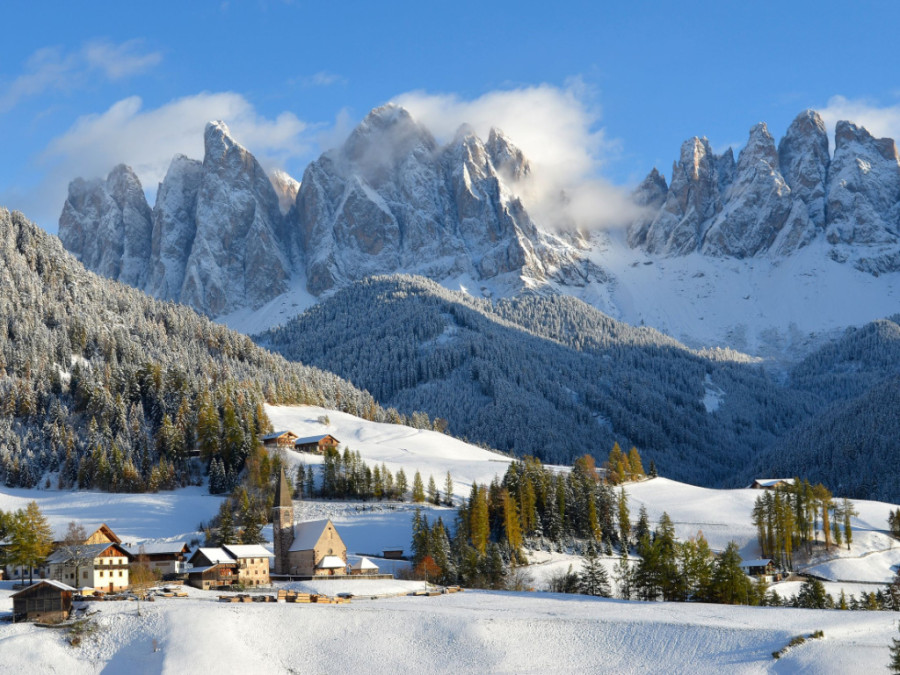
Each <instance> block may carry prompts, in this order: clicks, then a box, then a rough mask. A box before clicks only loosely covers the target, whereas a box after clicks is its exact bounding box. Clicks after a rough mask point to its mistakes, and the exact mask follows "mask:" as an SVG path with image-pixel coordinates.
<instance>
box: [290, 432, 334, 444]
mask: <svg viewBox="0 0 900 675" xmlns="http://www.w3.org/2000/svg"><path fill="white" fill-rule="evenodd" d="M329 437H331V438H334V436H332V435H331V434H319V435H318V436H305V437H304V438H298V439H297V440H296V441H294V445H306V444H308V443H318V442H319V441H321V440H322V439H323V438H329ZM334 440H337V439H336V438H334Z"/></svg>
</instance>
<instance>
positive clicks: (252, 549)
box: [222, 544, 275, 558]
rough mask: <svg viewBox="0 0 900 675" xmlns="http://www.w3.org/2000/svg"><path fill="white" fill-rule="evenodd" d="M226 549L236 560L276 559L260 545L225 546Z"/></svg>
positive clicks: (223, 546)
mask: <svg viewBox="0 0 900 675" xmlns="http://www.w3.org/2000/svg"><path fill="white" fill-rule="evenodd" d="M222 548H223V549H225V550H226V551H227V552H228V553H230V554H231V555H232V556H233V557H235V558H274V557H275V554H274V553H270V552H269V550H268V549H267V548H265V547H263V546H260V545H259V544H223V545H222Z"/></svg>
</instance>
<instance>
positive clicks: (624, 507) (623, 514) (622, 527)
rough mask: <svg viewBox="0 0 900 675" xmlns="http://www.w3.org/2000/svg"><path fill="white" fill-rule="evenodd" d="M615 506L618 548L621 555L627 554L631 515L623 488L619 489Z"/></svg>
mask: <svg viewBox="0 0 900 675" xmlns="http://www.w3.org/2000/svg"><path fill="white" fill-rule="evenodd" d="M616 506H617V508H618V521H619V547H620V548H621V550H622V552H623V553H625V554H627V553H628V546H629V539H630V536H631V514H630V513H629V511H628V495H627V494H625V488H619V496H618V499H617V500H616Z"/></svg>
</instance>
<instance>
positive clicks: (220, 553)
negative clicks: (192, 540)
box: [191, 547, 234, 564]
mask: <svg viewBox="0 0 900 675" xmlns="http://www.w3.org/2000/svg"><path fill="white" fill-rule="evenodd" d="M198 553H200V554H202V555H203V557H204V558H206V559H207V560H209V562H211V563H213V564H215V563H231V562H234V558H232V557H231V556H230V555H229V554H228V551H226V550H225V549H222V548H202V547H201V548H198V549H197V550H196V551H194V555H197V554H198ZM193 558H194V556H191V559H192V560H193Z"/></svg>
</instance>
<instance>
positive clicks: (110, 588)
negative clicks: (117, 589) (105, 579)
mask: <svg viewBox="0 0 900 675" xmlns="http://www.w3.org/2000/svg"><path fill="white" fill-rule="evenodd" d="M109 592H110V593H112V592H113V582H111V581H110V582H109Z"/></svg>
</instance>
